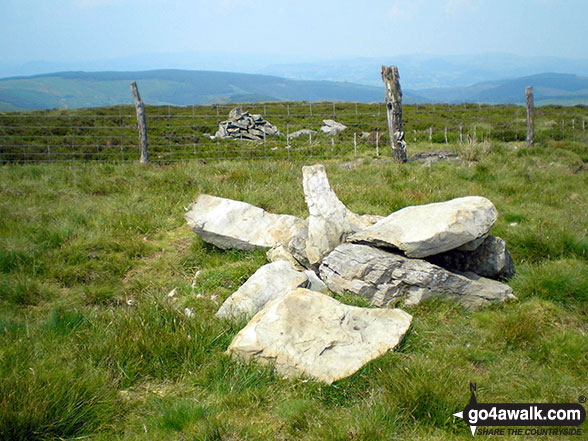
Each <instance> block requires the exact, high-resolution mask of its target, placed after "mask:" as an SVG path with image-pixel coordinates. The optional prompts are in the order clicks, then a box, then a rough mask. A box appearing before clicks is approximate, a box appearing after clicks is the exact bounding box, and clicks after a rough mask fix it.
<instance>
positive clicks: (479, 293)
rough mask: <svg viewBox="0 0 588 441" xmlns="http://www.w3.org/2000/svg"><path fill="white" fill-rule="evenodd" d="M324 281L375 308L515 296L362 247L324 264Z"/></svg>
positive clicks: (468, 276) (341, 249)
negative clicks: (439, 298)
mask: <svg viewBox="0 0 588 441" xmlns="http://www.w3.org/2000/svg"><path fill="white" fill-rule="evenodd" d="M320 275H321V279H322V280H323V281H324V282H325V283H326V285H327V287H328V288H329V289H330V290H331V291H333V292H336V293H339V294H342V293H344V292H351V293H354V294H357V295H360V296H362V297H365V298H367V299H370V301H371V302H372V304H374V305H375V306H381V307H386V306H390V305H395V304H396V303H403V304H404V305H407V306H410V305H416V304H418V303H420V302H422V301H423V300H426V299H428V298H432V297H441V298H443V299H448V300H451V301H455V302H457V303H459V304H461V305H463V306H464V307H465V308H466V309H470V310H473V309H477V308H480V307H482V306H486V305H488V304H490V303H491V302H496V301H504V300H505V299H507V298H514V296H513V294H512V289H511V288H510V287H509V286H508V285H505V284H503V283H500V282H497V281H495V280H490V279H486V278H483V277H480V276H478V275H476V274H474V273H463V274H458V273H454V272H450V271H448V270H445V269H443V268H441V267H439V266H437V265H433V264H431V263H429V262H426V261H424V260H421V259H410V258H407V257H404V256H401V255H399V254H395V253H390V252H387V251H384V250H381V249H378V248H374V247H370V246H367V245H359V244H349V243H347V244H342V245H339V246H338V247H337V248H335V250H334V251H333V252H332V253H331V254H329V255H328V256H327V257H326V258H325V259H324V260H323V263H322V265H321V266H320Z"/></svg>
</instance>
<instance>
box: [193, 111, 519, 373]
mask: <svg viewBox="0 0 588 441" xmlns="http://www.w3.org/2000/svg"><path fill="white" fill-rule="evenodd" d="M243 115H244V114H240V115H239V116H236V118H234V120H235V119H238V118H242V117H243ZM246 118H250V119H251V121H255V120H256V119H255V115H253V116H251V115H247V116H246ZM302 175H303V190H304V197H305V200H306V203H307V205H308V211H309V214H310V215H309V217H308V218H307V219H306V220H303V219H299V218H297V217H295V216H290V215H278V214H271V213H267V212H266V211H264V210H263V209H261V208H259V207H255V206H253V205H250V204H247V203H245V202H239V201H233V200H230V199H224V198H219V197H216V196H211V195H205V194H202V195H200V196H199V197H198V199H197V200H196V202H195V203H194V204H192V205H191V206H190V208H189V210H188V212H187V213H186V214H185V219H186V221H187V223H188V226H189V227H190V228H191V229H192V230H193V231H194V232H196V233H197V234H199V235H200V236H201V238H202V239H203V240H204V241H206V242H209V243H212V244H214V245H216V246H218V247H220V248H223V249H228V248H238V249H244V250H248V249H254V248H265V249H268V250H269V251H268V252H267V257H268V260H269V261H270V263H268V264H266V265H264V266H262V267H261V268H260V269H258V270H257V271H256V272H255V274H253V275H252V276H251V277H250V278H249V280H247V281H246V282H245V283H244V284H243V285H242V286H241V287H240V288H239V289H238V290H237V291H236V292H235V293H233V294H232V295H231V296H229V297H228V298H227V299H226V300H225V302H224V303H223V305H222V306H221V307H220V309H219V310H218V312H217V314H216V315H217V317H218V318H220V319H223V320H241V319H246V320H250V321H249V323H248V324H247V325H246V326H245V328H243V329H242V330H241V331H240V332H239V333H238V334H237V335H236V336H235V338H234V339H233V341H232V343H231V344H230V346H229V348H228V352H229V353H230V354H231V355H233V356H237V357H240V358H242V359H244V360H246V361H248V360H255V361H258V362H261V363H271V364H273V365H274V366H275V368H276V370H277V371H278V372H279V373H281V374H283V375H284V376H288V377H292V376H300V375H304V376H308V377H311V378H314V379H316V380H319V381H322V382H324V383H327V384H330V383H332V382H333V381H336V380H339V379H341V378H344V377H347V376H349V375H352V374H353V373H354V372H356V371H357V370H358V369H360V368H361V367H362V366H363V365H364V364H366V363H368V362H369V361H370V360H372V359H374V358H376V357H379V356H380V355H382V354H383V353H385V352H387V351H389V350H392V349H394V348H395V347H396V346H397V345H398V344H399V343H400V342H401V341H402V339H403V337H404V335H405V334H406V333H407V332H408V330H409V328H410V325H411V321H412V316H411V315H410V314H408V313H406V312H405V311H403V310H401V309H398V308H397V306H412V305H417V304H419V303H421V302H422V301H424V300H426V299H429V298H433V297H438V298H441V299H444V300H448V301H453V302H456V303H458V304H460V305H462V306H463V307H464V308H466V309H468V310H475V309H478V308H481V307H484V306H486V305H489V304H491V303H493V302H503V301H506V300H508V299H516V297H515V296H514V295H513V293H512V289H511V288H510V287H509V286H508V285H506V284H504V283H501V282H500V281H499V280H502V279H505V278H509V277H512V276H513V275H514V264H513V261H512V258H511V256H510V254H509V252H508V250H507V248H506V244H505V242H504V241H503V240H502V239H500V238H498V237H494V236H491V235H490V234H489V233H490V229H491V228H492V226H493V225H494V223H495V222H496V219H497V217H498V212H497V210H496V208H495V207H494V205H493V204H492V202H490V201H489V200H488V199H486V198H483V197H479V196H468V197H462V198H457V199H452V200H450V201H445V202H436V203H432V204H427V205H418V206H411V207H405V208H403V209H401V210H398V211H396V212H394V213H392V214H390V215H389V216H387V217H382V216H375V215H369V214H364V215H358V214H356V213H354V212H352V211H350V210H349V209H348V208H347V207H346V206H345V205H344V204H343V203H342V202H341V201H340V200H339V199H338V198H337V195H336V194H335V192H334V191H333V190H332V189H331V187H330V185H329V181H328V179H327V175H326V172H325V168H324V167H323V166H322V165H315V166H307V167H303V168H302ZM328 291H331V292H334V293H337V294H344V293H353V294H356V295H358V296H361V297H364V298H366V299H368V300H369V301H370V302H371V304H372V305H373V306H375V307H376V308H360V307H354V306H349V305H345V304H342V303H340V302H338V301H337V300H335V299H334V298H332V297H331V296H329V295H328Z"/></svg>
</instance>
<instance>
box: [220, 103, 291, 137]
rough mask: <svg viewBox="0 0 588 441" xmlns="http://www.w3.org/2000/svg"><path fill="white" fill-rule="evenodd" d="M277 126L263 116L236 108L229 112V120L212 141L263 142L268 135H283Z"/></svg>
mask: <svg viewBox="0 0 588 441" xmlns="http://www.w3.org/2000/svg"><path fill="white" fill-rule="evenodd" d="M281 134H282V133H281V132H280V131H279V130H278V128H277V127H276V126H274V125H273V124H271V123H269V122H268V121H266V120H264V119H263V117H262V116H261V115H257V114H253V115H252V114H250V113H249V112H243V110H242V109H241V108H240V107H236V108H234V109H233V110H231V111H230V112H229V119H228V120H226V121H222V122H221V123H219V125H218V130H217V132H216V134H215V135H214V136H211V137H210V139H246V140H250V141H259V140H263V138H264V136H266V135H278V136H279V135H281Z"/></svg>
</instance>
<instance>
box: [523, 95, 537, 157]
mask: <svg viewBox="0 0 588 441" xmlns="http://www.w3.org/2000/svg"><path fill="white" fill-rule="evenodd" d="M525 95H526V97H527V145H533V144H535V100H534V99H533V86H529V87H527V88H526V89H525Z"/></svg>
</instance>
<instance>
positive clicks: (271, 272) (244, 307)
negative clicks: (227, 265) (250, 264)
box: [216, 260, 310, 320]
mask: <svg viewBox="0 0 588 441" xmlns="http://www.w3.org/2000/svg"><path fill="white" fill-rule="evenodd" d="M308 286H310V283H309V282H308V275H307V274H306V273H304V272H301V271H296V270H295V269H293V268H292V265H290V262H286V261H284V260H280V261H278V262H273V263H268V264H267V265H263V266H262V267H261V268H259V269H258V270H257V271H256V272H255V273H254V274H253V275H252V276H251V277H250V278H249V279H248V280H247V281H246V282H245V283H244V284H243V285H241V287H240V288H239V289H238V290H237V291H235V292H234V293H233V294H231V295H230V296H229V297H228V298H227V299H226V300H225V301H224V303H223V304H222V305H221V307H220V308H219V310H218V312H217V313H216V316H217V317H219V318H226V319H247V320H248V319H250V318H251V317H253V316H254V315H255V314H256V313H257V312H258V311H259V310H260V309H262V308H263V307H264V306H265V304H266V303H268V302H269V301H271V300H274V299H276V298H278V297H281V296H285V295H286V294H288V293H289V292H290V291H292V290H294V289H296V288H298V287H304V288H306V287H308Z"/></svg>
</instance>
